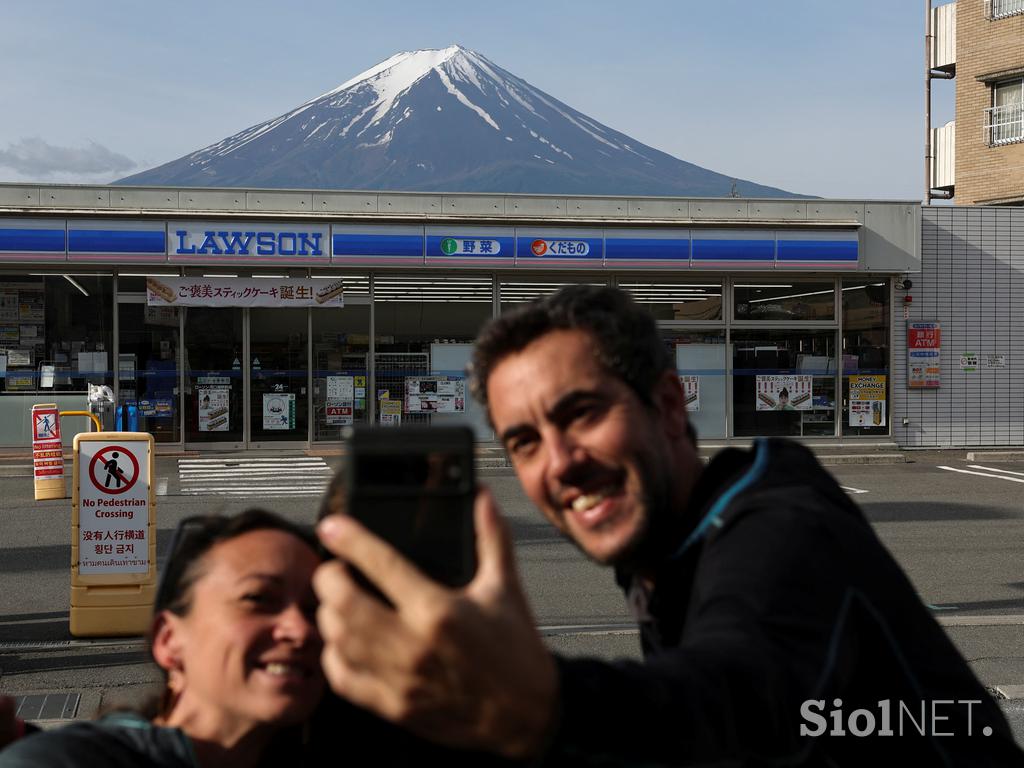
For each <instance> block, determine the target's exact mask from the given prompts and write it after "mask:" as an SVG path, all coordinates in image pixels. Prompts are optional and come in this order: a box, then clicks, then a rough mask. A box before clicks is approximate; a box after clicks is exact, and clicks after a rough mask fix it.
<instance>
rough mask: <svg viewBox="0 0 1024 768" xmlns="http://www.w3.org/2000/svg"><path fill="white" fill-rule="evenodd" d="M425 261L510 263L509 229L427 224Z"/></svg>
mask: <svg viewBox="0 0 1024 768" xmlns="http://www.w3.org/2000/svg"><path fill="white" fill-rule="evenodd" d="M426 238H427V240H426V263H427V264H446V265H454V266H458V265H464V266H473V265H481V266H487V265H491V266H493V265H505V266H512V263H513V261H514V259H515V255H516V241H515V231H514V230H513V229H512V228H510V227H509V228H498V227H479V228H475V229H460V228H457V227H427V229H426Z"/></svg>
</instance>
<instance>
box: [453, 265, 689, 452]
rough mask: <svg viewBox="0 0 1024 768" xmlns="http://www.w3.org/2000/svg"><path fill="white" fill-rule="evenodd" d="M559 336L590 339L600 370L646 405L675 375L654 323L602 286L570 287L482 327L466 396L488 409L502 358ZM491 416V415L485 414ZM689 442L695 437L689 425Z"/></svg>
mask: <svg viewBox="0 0 1024 768" xmlns="http://www.w3.org/2000/svg"><path fill="white" fill-rule="evenodd" d="M557 330H581V331H586V332H587V333H589V334H590V336H591V338H592V339H593V340H594V349H595V354H596V356H597V362H598V364H599V365H600V366H601V367H602V368H603V369H604V370H605V371H607V372H608V373H609V374H611V375H612V376H615V377H616V378H617V379H619V380H620V381H622V382H623V383H624V384H626V385H627V386H629V388H630V389H632V390H633V392H635V393H636V395H637V397H638V398H640V402H642V403H645V404H647V405H650V404H651V403H652V395H653V391H654V385H655V384H656V383H657V381H658V378H659V377H660V376H661V375H662V374H663V373H664V372H665V371H673V370H675V363H674V361H673V360H672V355H671V353H670V352H669V349H668V346H667V345H666V344H665V342H664V340H663V339H662V338H661V334H659V333H658V324H657V323H656V322H655V320H654V318H653V317H652V316H651V315H650V314H649V313H648V312H647V311H646V310H644V309H643V308H642V307H640V306H639V305H638V304H637V303H636V302H634V301H633V299H632V297H630V295H629V294H628V293H626V292H625V291H623V290H621V289H619V288H610V287H608V286H603V285H570V286H566V287H565V288H562V289H561V290H559V291H557V292H556V293H553V294H551V295H550V296H545V297H543V298H540V299H537V300H535V301H532V302H530V303H529V304H524V305H522V306H520V307H516V308H515V309H513V310H511V311H510V312H506V313H505V314H503V315H501V316H500V317H496V318H495V319H493V320H491V321H490V322H489V323H488V324H487V325H485V326H484V328H483V330H482V331H481V332H480V335H479V336H478V337H477V340H476V345H475V346H474V349H473V358H472V360H471V362H470V364H469V386H470V391H471V392H472V393H473V396H474V397H475V398H476V399H477V401H478V402H479V403H480V404H481V405H483V406H484V408H487V407H488V403H487V380H488V379H489V378H490V376H491V373H492V371H493V370H494V368H495V367H496V366H497V365H498V363H500V362H501V361H502V360H503V359H504V358H505V357H507V356H508V355H510V354H514V353H516V352H520V351H522V350H523V349H525V348H526V347H527V346H528V345H529V344H530V343H531V342H533V341H535V340H537V339H539V338H540V337H541V336H544V335H545V334H547V333H550V332H552V331H557ZM488 411H489V409H488ZM687 425H688V427H689V433H690V437H691V439H693V441H694V442H696V433H695V432H694V431H693V427H692V425H690V423H689V422H687Z"/></svg>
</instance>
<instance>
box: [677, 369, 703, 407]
mask: <svg viewBox="0 0 1024 768" xmlns="http://www.w3.org/2000/svg"><path fill="white" fill-rule="evenodd" d="M679 383H680V384H682V385H683V396H684V398H685V399H686V410H688V411H691V412H692V411H699V410H700V376H680V377H679Z"/></svg>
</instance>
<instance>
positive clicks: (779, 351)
mask: <svg viewBox="0 0 1024 768" xmlns="http://www.w3.org/2000/svg"><path fill="white" fill-rule="evenodd" d="M835 342H836V333H835V331H827V330H825V331H817V330H806V331H804V330H765V331H757V330H734V331H733V332H732V365H733V383H732V387H733V394H732V400H733V434H734V435H736V436H737V437H754V436H759V435H765V436H768V435H790V436H796V437H806V436H809V435H833V434H835V381H836V378H835V377H836V367H835V366H836V357H835Z"/></svg>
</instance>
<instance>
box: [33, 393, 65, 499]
mask: <svg viewBox="0 0 1024 768" xmlns="http://www.w3.org/2000/svg"><path fill="white" fill-rule="evenodd" d="M32 482H33V487H34V491H35V499H36V501H40V500H42V499H63V498H66V497H67V491H66V488H65V485H64V446H63V443H62V442H61V436H60V412H59V410H58V408H57V405H56V403H41V404H39V405H33V406H32Z"/></svg>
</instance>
